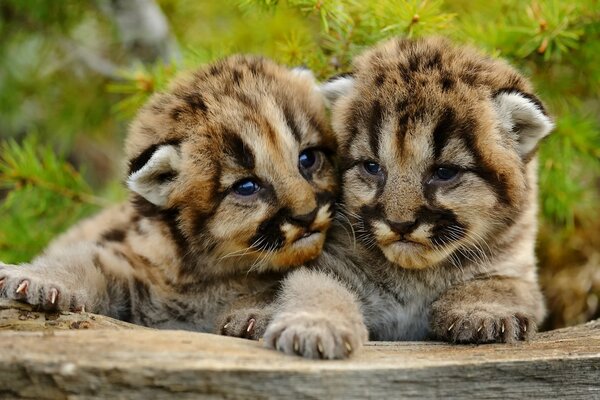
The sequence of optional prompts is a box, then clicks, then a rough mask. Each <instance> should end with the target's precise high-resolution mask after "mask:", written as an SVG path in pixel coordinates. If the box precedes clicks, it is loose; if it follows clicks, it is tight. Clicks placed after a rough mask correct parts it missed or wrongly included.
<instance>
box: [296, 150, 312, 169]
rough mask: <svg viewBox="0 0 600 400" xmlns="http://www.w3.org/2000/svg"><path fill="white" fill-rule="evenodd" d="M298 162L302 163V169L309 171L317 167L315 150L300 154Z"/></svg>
mask: <svg viewBox="0 0 600 400" xmlns="http://www.w3.org/2000/svg"><path fill="white" fill-rule="evenodd" d="M298 161H299V163H300V167H302V168H304V169H308V168H310V167H312V166H313V165H315V162H316V161H317V156H316V154H315V152H314V151H313V150H304V151H303V152H302V153H300V156H299V157H298Z"/></svg>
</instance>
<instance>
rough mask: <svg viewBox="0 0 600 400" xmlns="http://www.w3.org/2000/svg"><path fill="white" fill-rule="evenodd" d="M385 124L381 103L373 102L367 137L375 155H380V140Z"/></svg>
mask: <svg viewBox="0 0 600 400" xmlns="http://www.w3.org/2000/svg"><path fill="white" fill-rule="evenodd" d="M382 124H383V109H382V107H381V103H380V102H379V101H378V100H376V101H374V102H373V107H372V108H371V113H370V115H369V120H368V122H367V129H368V132H367V135H369V145H370V146H371V151H373V154H374V155H378V154H379V138H380V137H381V126H382Z"/></svg>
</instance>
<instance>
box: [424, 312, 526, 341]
mask: <svg viewBox="0 0 600 400" xmlns="http://www.w3.org/2000/svg"><path fill="white" fill-rule="evenodd" d="M490 309H491V310H490V311H488V310H481V309H476V310H451V311H449V312H435V311H434V312H433V313H432V319H431V328H432V331H433V334H434V336H435V337H436V338H437V339H441V340H444V341H447V342H452V343H496V342H501V343H502V342H504V343H514V342H516V341H518V340H526V339H528V338H529V337H530V335H532V334H533V333H535V331H536V329H537V326H536V323H535V321H534V319H533V317H532V316H529V315H526V314H524V313H519V312H515V311H514V310H510V309H508V308H504V307H497V306H493V305H490Z"/></svg>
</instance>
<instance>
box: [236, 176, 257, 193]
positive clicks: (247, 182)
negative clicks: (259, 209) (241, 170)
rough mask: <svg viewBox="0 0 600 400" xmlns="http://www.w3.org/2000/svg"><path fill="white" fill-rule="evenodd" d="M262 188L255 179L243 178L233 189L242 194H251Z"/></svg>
mask: <svg viewBox="0 0 600 400" xmlns="http://www.w3.org/2000/svg"><path fill="white" fill-rule="evenodd" d="M259 190H260V185H259V184H258V182H256V181H255V180H253V179H242V180H241V181H239V182H237V183H236V184H235V185H233V191H234V192H235V193H236V194H239V195H240V196H251V195H253V194H254V193H256V192H258V191H259Z"/></svg>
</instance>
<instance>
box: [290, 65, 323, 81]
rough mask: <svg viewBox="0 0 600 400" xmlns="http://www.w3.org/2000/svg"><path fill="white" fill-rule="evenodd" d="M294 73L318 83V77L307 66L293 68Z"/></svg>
mask: <svg viewBox="0 0 600 400" xmlns="http://www.w3.org/2000/svg"><path fill="white" fill-rule="evenodd" d="M292 74H294V75H296V76H299V77H302V78H305V79H308V80H310V81H312V82H314V83H315V84H316V82H317V81H316V79H315V75H314V74H313V72H312V71H311V70H310V69H308V68H306V67H294V68H292Z"/></svg>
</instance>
